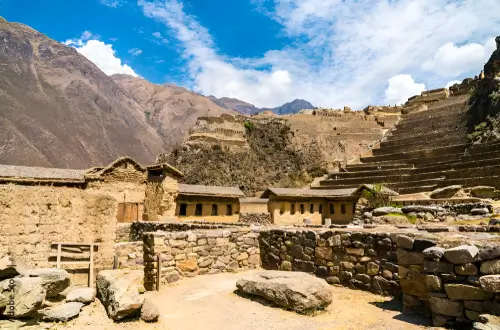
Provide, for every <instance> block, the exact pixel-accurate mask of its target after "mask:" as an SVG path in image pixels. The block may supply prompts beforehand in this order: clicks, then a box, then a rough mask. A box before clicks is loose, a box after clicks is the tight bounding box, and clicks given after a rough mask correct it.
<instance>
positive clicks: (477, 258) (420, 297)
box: [397, 235, 500, 328]
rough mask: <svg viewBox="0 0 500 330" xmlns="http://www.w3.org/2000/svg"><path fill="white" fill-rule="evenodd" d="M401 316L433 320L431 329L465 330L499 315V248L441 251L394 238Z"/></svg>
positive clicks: (427, 242) (402, 237)
mask: <svg viewBox="0 0 500 330" xmlns="http://www.w3.org/2000/svg"><path fill="white" fill-rule="evenodd" d="M397 245H398V250H397V256H398V264H399V276H400V284H401V289H402V291H403V293H404V295H403V304H404V308H403V312H405V313H413V312H417V313H423V314H427V315H429V316H432V320H433V324H434V325H435V326H449V327H452V328H456V327H459V326H461V325H464V326H467V325H468V324H471V323H472V322H474V321H479V315H480V314H483V313H486V314H494V315H497V316H499V315H500V294H499V292H500V246H493V247H479V248H478V247H476V246H473V245H470V246H469V245H462V246H458V247H454V248H448V249H444V248H442V247H438V246H437V244H436V243H435V242H433V241H430V240H425V239H414V238H411V237H408V236H405V235H400V236H398V237H397Z"/></svg>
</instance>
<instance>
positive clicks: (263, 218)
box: [238, 213, 273, 225]
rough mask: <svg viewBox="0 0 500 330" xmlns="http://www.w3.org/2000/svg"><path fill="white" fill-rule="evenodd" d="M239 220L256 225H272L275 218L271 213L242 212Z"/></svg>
mask: <svg viewBox="0 0 500 330" xmlns="http://www.w3.org/2000/svg"><path fill="white" fill-rule="evenodd" d="M238 222H241V223H246V224H255V225H270V224H272V223H273V219H272V217H271V214H270V213H241V214H240V217H239V220H238Z"/></svg>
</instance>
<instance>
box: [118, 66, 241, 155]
mask: <svg viewBox="0 0 500 330" xmlns="http://www.w3.org/2000/svg"><path fill="white" fill-rule="evenodd" d="M112 78H113V79H114V81H115V82H116V83H117V84H118V85H119V86H120V87H122V88H123V89H124V90H126V91H127V92H128V94H129V95H130V96H131V97H132V99H133V100H134V101H135V102H136V103H137V104H138V105H139V106H140V108H141V109H142V111H143V112H144V114H145V116H146V118H147V119H148V122H149V123H150V125H151V126H153V127H154V128H155V129H156V131H157V132H158V134H159V135H160V137H161V138H162V140H163V141H164V148H165V149H166V150H170V149H172V148H174V147H175V146H177V145H179V144H181V143H182V142H183V141H184V140H185V139H186V138H187V137H188V134H189V130H190V129H191V127H193V126H194V124H195V123H196V120H197V119H198V118H199V117H207V116H210V117H217V116H220V115H222V114H225V113H229V114H236V112H235V111H233V110H231V109H227V108H225V107H220V106H219V105H217V104H216V103H214V102H213V101H212V100H211V99H209V98H207V97H204V96H202V95H199V94H196V93H194V92H191V91H189V90H187V89H185V88H182V87H179V86H176V85H172V84H164V85H156V84H153V83H151V82H149V81H147V80H144V79H141V78H136V77H132V76H129V75H123V74H116V75H113V76H112Z"/></svg>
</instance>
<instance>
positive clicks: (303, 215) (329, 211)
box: [261, 188, 359, 225]
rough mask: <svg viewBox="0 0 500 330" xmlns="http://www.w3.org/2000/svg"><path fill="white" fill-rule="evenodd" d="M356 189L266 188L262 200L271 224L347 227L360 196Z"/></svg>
mask: <svg viewBox="0 0 500 330" xmlns="http://www.w3.org/2000/svg"><path fill="white" fill-rule="evenodd" d="M354 191H355V189H337V190H326V189H293V188H269V189H267V190H266V191H265V192H264V193H263V194H262V196H261V197H262V198H268V199H269V202H268V204H267V205H268V211H269V213H270V214H271V216H272V219H273V223H274V224H280V225H281V224H290V225H291V224H304V220H305V219H309V223H310V224H315V225H321V224H324V223H325V219H331V220H332V224H333V223H335V224H346V223H349V222H351V221H352V219H353V217H354V212H355V210H356V203H357V201H358V198H359V196H358V195H354V194H353V193H354Z"/></svg>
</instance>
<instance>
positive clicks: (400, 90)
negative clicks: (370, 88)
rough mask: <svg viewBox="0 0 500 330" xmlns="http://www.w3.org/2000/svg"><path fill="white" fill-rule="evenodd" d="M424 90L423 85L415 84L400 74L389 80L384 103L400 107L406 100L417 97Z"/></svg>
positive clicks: (409, 78)
mask: <svg viewBox="0 0 500 330" xmlns="http://www.w3.org/2000/svg"><path fill="white" fill-rule="evenodd" d="M424 90H425V84H418V83H416V82H415V81H414V80H413V78H412V77H411V76H410V75H408V74H400V75H397V76H394V77H391V78H390V79H389V86H388V87H387V89H386V90H385V99H384V102H385V104H387V105H393V104H396V105H400V104H403V103H405V102H406V101H407V100H408V98H410V97H412V96H414V95H419V94H420V93H422V92H423V91H424Z"/></svg>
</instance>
